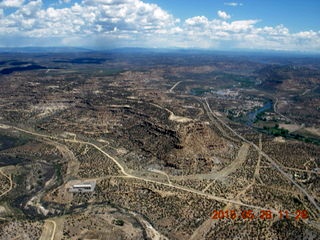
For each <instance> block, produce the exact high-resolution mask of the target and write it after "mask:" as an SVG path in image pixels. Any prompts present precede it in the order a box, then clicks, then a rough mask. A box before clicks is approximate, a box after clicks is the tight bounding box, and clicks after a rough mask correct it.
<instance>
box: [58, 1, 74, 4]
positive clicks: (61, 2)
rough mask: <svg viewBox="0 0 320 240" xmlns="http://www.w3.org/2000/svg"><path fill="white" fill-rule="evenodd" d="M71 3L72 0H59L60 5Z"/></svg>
mask: <svg viewBox="0 0 320 240" xmlns="http://www.w3.org/2000/svg"><path fill="white" fill-rule="evenodd" d="M69 2H71V0H59V3H60V4H63V3H69Z"/></svg>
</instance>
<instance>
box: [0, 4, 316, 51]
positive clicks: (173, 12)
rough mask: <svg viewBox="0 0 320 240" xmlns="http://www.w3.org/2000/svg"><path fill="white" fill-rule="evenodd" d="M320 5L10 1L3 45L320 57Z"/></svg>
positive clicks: (3, 17) (2, 13) (4, 12)
mask: <svg viewBox="0 0 320 240" xmlns="http://www.w3.org/2000/svg"><path fill="white" fill-rule="evenodd" d="M319 12H320V1H318V0H291V1H289V0H242V1H237V0H230V1H228V0H2V1H0V46H1V47H19V46H76V47H87V48H95V49H108V48H114V47H157V48H209V49H221V50H233V49H253V50H288V51H306V52H320V14H319Z"/></svg>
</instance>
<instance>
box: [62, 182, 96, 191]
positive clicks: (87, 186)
mask: <svg viewBox="0 0 320 240" xmlns="http://www.w3.org/2000/svg"><path fill="white" fill-rule="evenodd" d="M95 187H96V183H95V182H84V183H79V184H74V185H72V186H71V187H70V188H69V189H68V190H69V192H93V191H94V189H95Z"/></svg>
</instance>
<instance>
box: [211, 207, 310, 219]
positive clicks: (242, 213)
mask: <svg viewBox="0 0 320 240" xmlns="http://www.w3.org/2000/svg"><path fill="white" fill-rule="evenodd" d="M308 218H309V214H308V211H307V210H305V209H298V210H294V211H289V210H279V211H274V210H268V209H265V210H259V211H257V210H252V209H247V210H238V209H237V210H235V209H228V210H222V209H221V210H219V209H216V210H213V211H212V213H211V219H213V220H221V219H230V220H236V219H242V220H254V219H260V220H274V219H276V220H282V219H294V220H296V221H299V220H305V219H308Z"/></svg>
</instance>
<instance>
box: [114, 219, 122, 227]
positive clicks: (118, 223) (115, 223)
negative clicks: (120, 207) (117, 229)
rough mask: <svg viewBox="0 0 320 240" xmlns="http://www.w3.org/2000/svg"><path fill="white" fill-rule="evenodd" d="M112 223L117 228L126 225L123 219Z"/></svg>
mask: <svg viewBox="0 0 320 240" xmlns="http://www.w3.org/2000/svg"><path fill="white" fill-rule="evenodd" d="M112 223H113V224H114V225H117V226H123V225H124V221H123V220H121V219H114V220H113V221H112Z"/></svg>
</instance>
